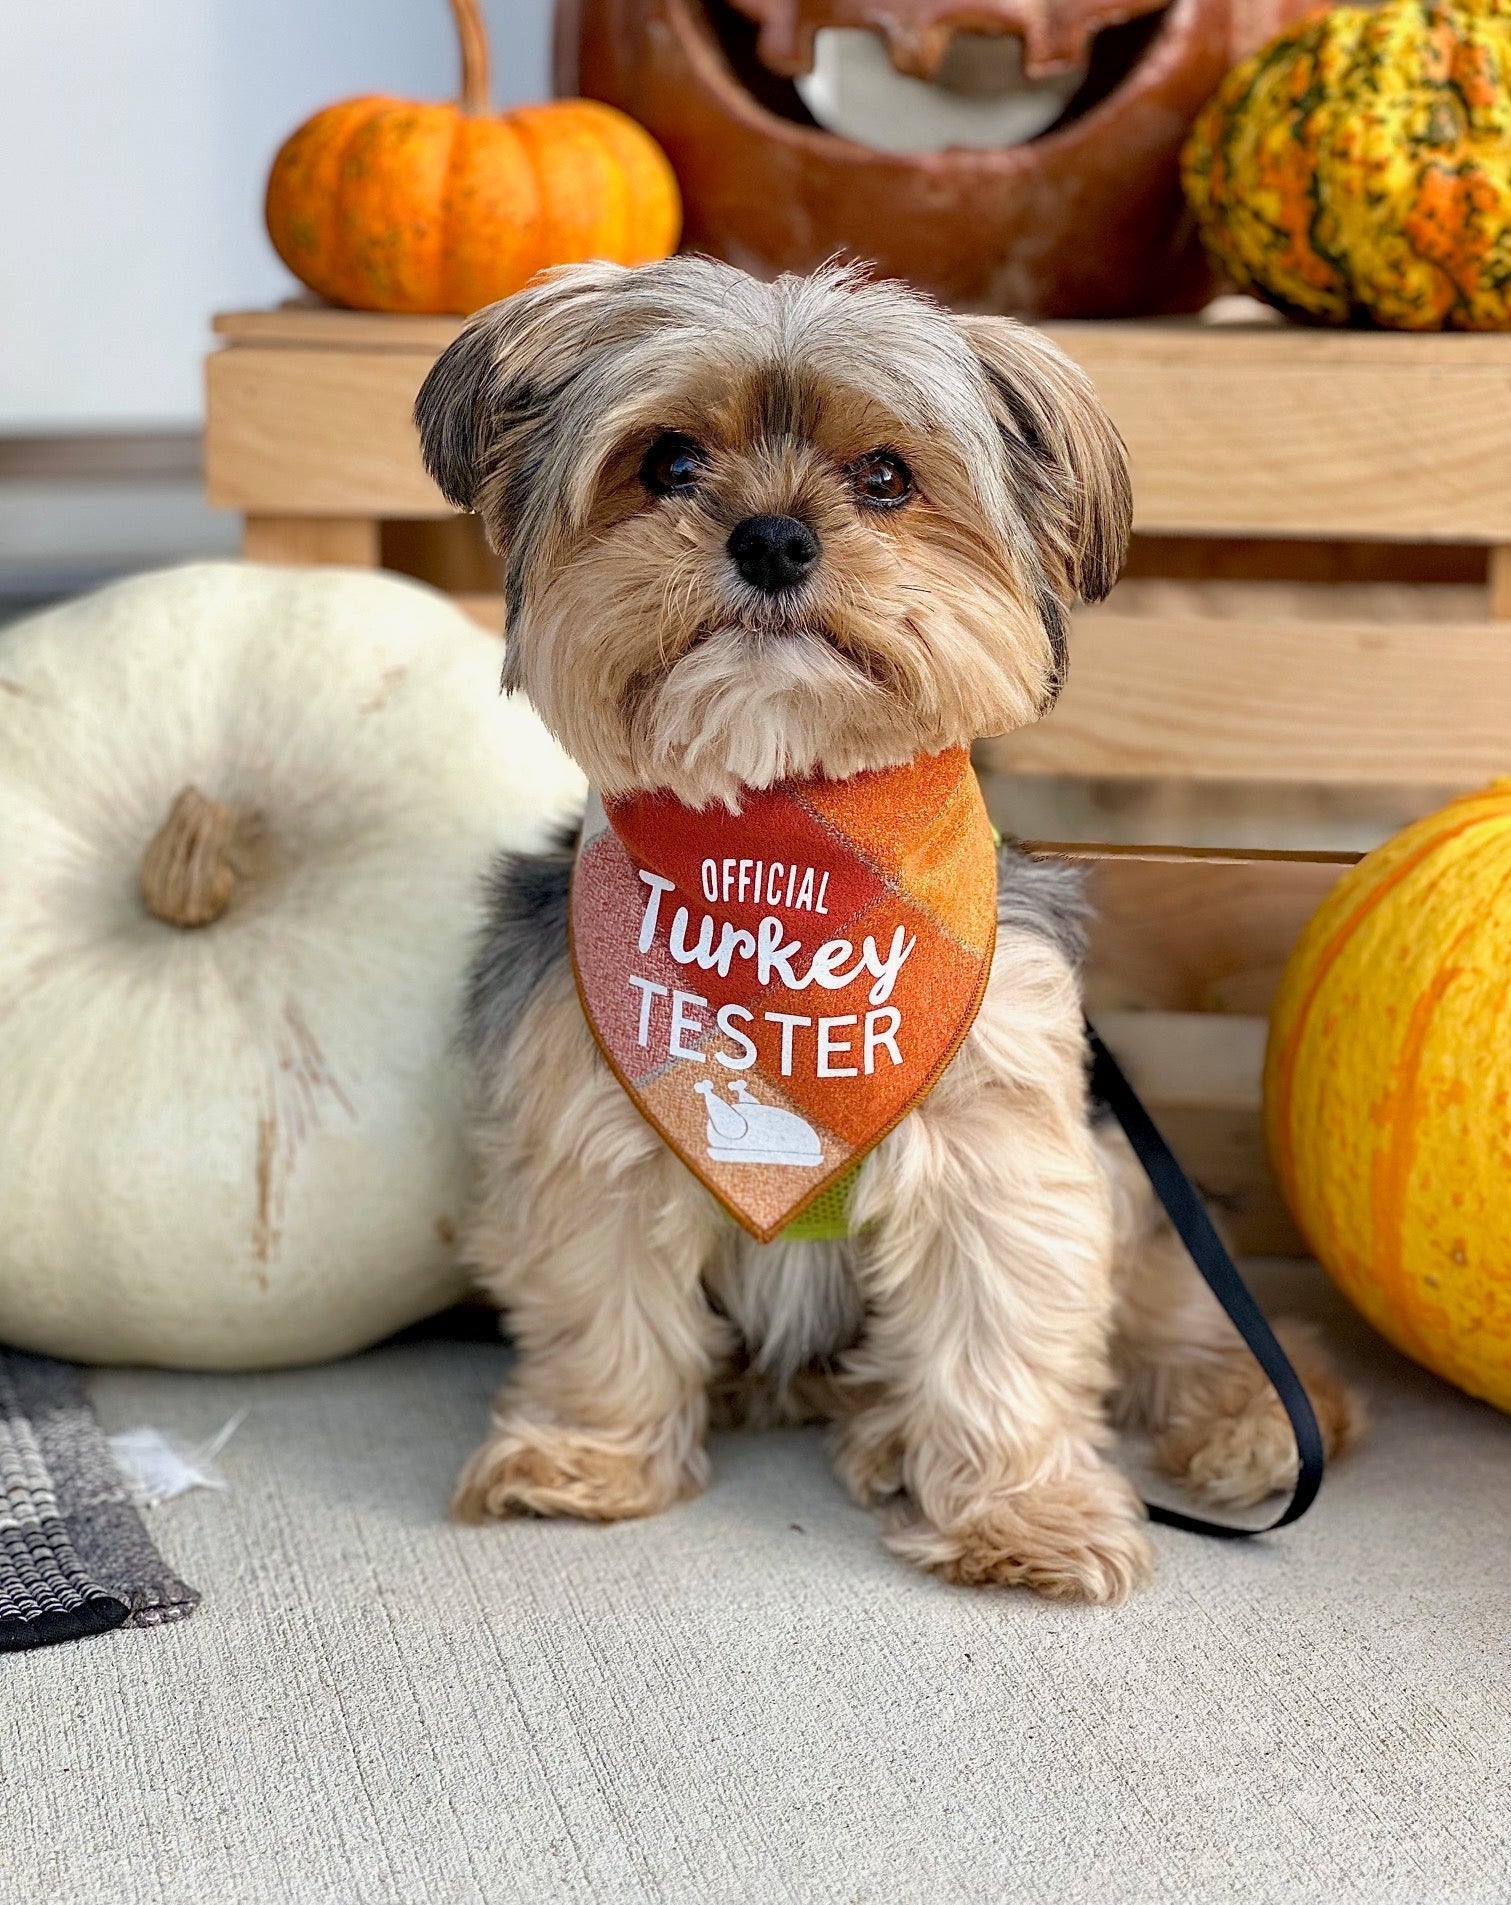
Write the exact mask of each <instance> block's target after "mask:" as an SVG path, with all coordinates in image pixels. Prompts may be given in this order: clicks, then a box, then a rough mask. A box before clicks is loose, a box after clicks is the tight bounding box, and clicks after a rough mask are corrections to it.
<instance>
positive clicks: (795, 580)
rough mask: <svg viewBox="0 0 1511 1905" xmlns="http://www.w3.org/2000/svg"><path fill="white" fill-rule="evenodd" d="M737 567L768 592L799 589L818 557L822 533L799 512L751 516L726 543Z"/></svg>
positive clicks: (754, 584) (753, 582)
mask: <svg viewBox="0 0 1511 1905" xmlns="http://www.w3.org/2000/svg"><path fill="white" fill-rule="evenodd" d="M725 547H726V548H727V549H728V550H729V553H730V556H731V557H732V558H733V560H734V565H735V567H736V568H737V569H738V570H739V572H740V574H741V575H742V576H744V578H745V580H746V581H747V582H748V583H749V584H750V585H751V587H752V588H755V589H760V590H761V592H762V593H763V594H765V595H780V594H781V593H782V591H783V589H795V588H796V587H797V585H798V584H799V583H800V582H801V581H802V580H803V578H804V577H805V576H806V575H807V574H808V571H809V570H810V569H811V568H812V567H813V565H814V563H815V562H817V561H818V554H819V551H818V537H817V536H815V535H814V533H813V531H812V530H811V529H810V528H809V527H808V525H807V523H804V522H799V521H798V519H797V517H796V516H747V517H746V518H745V520H744V522H742V523H736V524H735V526H734V528H733V529H732V530H730V532H729V541H728V542H727V543H726V544H725Z"/></svg>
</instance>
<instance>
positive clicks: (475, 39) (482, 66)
mask: <svg viewBox="0 0 1511 1905" xmlns="http://www.w3.org/2000/svg"><path fill="white" fill-rule="evenodd" d="M451 14H452V18H453V19H454V20H455V21H456V36H457V38H458V39H459V40H460V41H461V43H462V111H463V112H471V113H484V112H487V111H488V109H489V104H490V102H489V98H488V29H487V28H486V27H485V26H484V25H483V9H482V5H481V0H451Z"/></svg>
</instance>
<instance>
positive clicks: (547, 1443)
mask: <svg viewBox="0 0 1511 1905" xmlns="http://www.w3.org/2000/svg"><path fill="white" fill-rule="evenodd" d="M669 1441H670V1439H669V1438H668V1437H666V1436H665V1435H661V1436H653V1437H633V1438H632V1437H625V1436H622V1435H611V1434H607V1433H597V1434H595V1433H594V1432H593V1431H592V1430H589V1429H569V1428H562V1427H559V1426H557V1425H555V1424H545V1423H539V1422H530V1421H524V1420H521V1421H518V1422H510V1421H508V1420H504V1421H501V1422H499V1423H497V1424H496V1426H495V1428H494V1431H493V1433H492V1434H491V1435H490V1436H489V1437H488V1439H487V1441H486V1442H484V1443H483V1444H482V1446H481V1447H480V1448H478V1449H477V1450H476V1451H475V1452H474V1454H473V1455H472V1456H471V1458H470V1459H469V1461H468V1462H467V1464H466V1466H465V1467H464V1468H463V1470H462V1472H461V1475H460V1476H459V1477H458V1479H457V1485H456V1493H455V1495H454V1496H453V1497H452V1502H451V1512H452V1514H453V1515H455V1516H456V1518H457V1520H458V1521H470V1522H479V1521H492V1520H500V1521H501V1520H505V1519H507V1518H508V1517H510V1516H515V1515H574V1516H576V1517H577V1518H578V1519H579V1520H582V1521H630V1520H634V1519H636V1518H637V1517H639V1516H642V1515H655V1514H659V1513H660V1511H661V1510H662V1509H663V1508H670V1507H671V1505H672V1503H673V1502H676V1501H681V1500H684V1499H685V1498H686V1497H688V1496H690V1495H696V1494H697V1493H698V1492H699V1490H700V1489H701V1488H702V1487H703V1485H704V1482H705V1481H706V1479H707V1464H706V1461H705V1458H704V1456H703V1453H702V1450H701V1449H698V1448H692V1449H678V1448H675V1447H674V1446H670V1445H669Z"/></svg>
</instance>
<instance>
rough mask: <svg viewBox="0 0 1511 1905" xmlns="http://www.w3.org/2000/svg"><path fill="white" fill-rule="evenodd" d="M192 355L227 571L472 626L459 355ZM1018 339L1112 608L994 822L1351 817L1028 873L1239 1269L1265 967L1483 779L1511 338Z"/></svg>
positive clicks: (1227, 330) (274, 324)
mask: <svg viewBox="0 0 1511 1905" xmlns="http://www.w3.org/2000/svg"><path fill="white" fill-rule="evenodd" d="M215 328H216V331H217V333H218V334H219V336H220V338H221V340H222V348H221V349H219V350H217V351H216V352H215V353H213V354H212V356H211V357H210V359H209V363H208V429H207V437H206V464H207V473H208V482H209V489H210V500H211V501H212V502H213V503H215V504H217V505H219V506H221V507H226V508H232V509H236V510H239V511H241V512H242V513H243V515H244V516H245V518H246V536H245V549H246V553H247V554H248V555H251V556H254V557H259V558H263V559H267V560H276V561H291V562H339V563H351V564H360V565H375V564H378V563H380V562H385V561H386V562H388V563H389V564H390V566H396V567H401V568H404V569H406V570H407V571H409V572H411V573H416V574H421V575H425V576H427V577H429V578H430V579H431V580H433V581H436V582H437V583H439V584H440V585H441V586H443V587H447V588H450V589H451V590H453V592H455V593H456V594H458V596H459V597H461V598H462V599H463V601H464V603H465V605H466V606H467V607H468V608H469V610H470V611H471V612H472V613H473V614H475V615H476V616H477V617H478V618H479V619H480V620H481V621H483V622H484V623H485V624H486V625H488V626H491V627H501V625H502V611H501V604H500V601H499V598H498V595H497V587H496V576H495V571H494V569H493V567H492V565H491V560H490V559H489V558H488V557H487V554H486V552H485V551H484V550H483V549H482V548H481V545H480V543H479V541H478V539H477V536H476V533H475V526H474V525H472V524H471V523H470V522H465V521H462V520H460V519H457V518H455V517H453V516H452V515H451V512H450V511H449V510H448V509H447V506H446V504H445V503H444V502H443V501H442V499H441V497H440V496H439V494H438V493H437V492H436V490H435V489H434V487H433V485H432V484H431V483H430V481H429V479H428V478H427V476H426V475H425V472H424V469H423V468H422V466H421V463H420V458H419V453H418V449H417V446H416V443H415V440H414V435H413V431H412V429H411V426H410V421H409V413H410V408H411V405H412V403H413V401H414V396H415V393H416V391H417V390H418V388H419V385H420V382H421V380H422V378H423V377H424V375H425V373H426V371H427V369H428V368H429V366H430V364H431V363H432V361H433V360H434V357H435V355H436V353H437V351H439V350H440V349H441V348H442V346H444V345H445V344H446V343H447V342H448V341H449V340H450V339H451V338H452V337H453V336H454V335H455V334H456V331H457V328H458V326H457V322H456V321H455V320H453V319H449V318H399V317H381V316H374V315H369V314H365V313H350V312H336V311H327V310H315V309H301V308H288V309H284V310H279V311H264V312H242V313H233V314H230V315H227V316H224V317H221V318H219V319H217V320H216V327H215ZM1048 329H1049V333H1050V335H1051V336H1053V337H1054V338H1055V340H1056V341H1057V342H1058V343H1060V344H1061V345H1062V346H1063V347H1064V348H1065V349H1066V350H1068V351H1069V352H1070V354H1071V355H1072V356H1073V357H1075V358H1076V359H1077V360H1078V361H1079V362H1080V363H1082V364H1083V365H1084V366H1085V367H1086V369H1087V370H1088V371H1089V372H1090V373H1091V375H1092V376H1093V378H1094V379H1095V381H1096V383H1097V387H1098V389H1099V390H1100V392H1101V394H1102V396H1103V399H1104V400H1105V402H1106V403H1107V405H1108V407H1109V409H1110V410H1111V412H1112V414H1113V417H1114V418H1115V419H1116V421H1117V423H1118V426H1119V428H1120V429H1121V430H1122V432H1123V435H1124V438H1125V439H1126V441H1127V443H1128V447H1129V451H1130V454H1131V457H1132V461H1133V470H1134V493H1135V530H1136V536H1135V550H1134V559H1133V562H1132V564H1131V571H1132V573H1133V574H1134V575H1135V576H1136V577H1137V578H1138V579H1136V580H1132V581H1129V582H1125V583H1123V584H1121V585H1120V586H1119V589H1118V590H1117V591H1116V592H1115V593H1114V596H1113V598H1112V600H1111V602H1110V603H1108V604H1107V605H1106V606H1105V607H1103V608H1101V609H1098V610H1094V611H1088V612H1087V613H1085V614H1084V615H1082V616H1081V617H1079V618H1078V622H1077V627H1076V631H1075V637H1074V641H1073V645H1072V666H1071V670H1070V680H1069V686H1068V688H1067V690H1066V693H1065V694H1064V696H1063V697H1062V700H1061V703H1060V705H1059V706H1058V707H1057V708H1056V710H1055V711H1054V713H1053V714H1052V715H1051V716H1050V717H1049V718H1048V719H1047V720H1046V721H1044V722H1042V723H1041V724H1040V725H1039V726H1037V727H1036V728H1033V729H1031V730H1028V731H1026V732H1024V733H1022V734H1019V735H1014V736H1011V737H1008V738H1007V739H1006V740H1004V741H1001V742H997V743H992V744H989V745H988V746H986V747H985V748H984V749H983V750H982V752H981V756H980V759H981V765H982V767H983V772H984V778H985V780H986V783H987V787H988V797H989V800H990V801H991V804H992V805H993V808H994V812H995V813H996V815H997V817H998V819H999V822H1000V823H1002V824H1005V825H1007V826H1008V827H1010V828H1012V829H1013V830H1014V831H1024V830H1025V829H1023V828H1021V827H1019V826H1018V824H1017V821H1018V815H1019V812H1020V811H1022V810H1027V809H1030V808H1031V809H1032V810H1033V811H1035V812H1042V811H1043V809H1044V801H1043V799H1042V798H1040V797H1039V796H1040V795H1041V794H1042V792H1043V789H1044V788H1045V787H1046V786H1052V787H1055V788H1064V787H1067V786H1084V787H1089V788H1093V789H1096V790H1100V792H1099V794H1098V798H1099V799H1100V800H1102V802H1103V804H1104V805H1112V806H1116V796H1117V790H1119V789H1129V790H1132V789H1135V788H1148V787H1151V786H1154V787H1158V788H1162V789H1165V790H1167V793H1168V790H1170V789H1172V788H1173V789H1175V790H1177V795H1178V798H1177V800H1176V803H1175V806H1174V807H1173V808H1172V806H1171V804H1170V802H1169V800H1168V799H1166V802H1165V805H1164V806H1163V807H1162V808H1159V809H1158V811H1160V812H1161V813H1164V814H1166V815H1168V814H1169V813H1171V812H1175V811H1180V812H1184V813H1185V814H1186V815H1188V816H1189V815H1190V814H1191V813H1192V812H1194V811H1196V804H1197V803H1198V802H1200V801H1201V800H1205V801H1206V802H1207V803H1208V804H1209V805H1213V806H1215V807H1217V808H1218V809H1220V810H1222V811H1234V810H1233V809H1232V807H1231V804H1230V805H1229V807H1227V808H1224V807H1223V802H1224V800H1230V797H1231V796H1232V794H1233V793H1234V790H1244V789H1248V790H1268V791H1269V792H1270V793H1272V794H1273V793H1274V792H1275V791H1276V790H1282V791H1284V792H1287V793H1288V795H1289V796H1292V797H1294V798H1295V799H1298V800H1301V801H1303V802H1305V801H1306V800H1308V799H1311V800H1313V801H1314V802H1319V803H1321V807H1322V808H1323V809H1325V808H1326V806H1327V801H1328V800H1329V799H1332V800H1334V801H1336V800H1337V799H1338V798H1343V797H1346V798H1349V799H1356V798H1359V797H1362V796H1360V795H1359V791H1358V790H1363V791H1364V792H1365V793H1367V792H1368V790H1375V793H1376V795H1377V796H1378V798H1377V799H1376V804H1375V807H1374V809H1373V810H1371V809H1370V808H1369V806H1368V803H1367V802H1366V803H1365V805H1364V806H1363V807H1357V806H1356V808H1355V809H1352V810H1351V811H1352V812H1354V814H1355V821H1354V823H1353V824H1351V826H1350V828H1349V829H1347V830H1346V831H1348V832H1349V835H1350V839H1349V843H1348V846H1346V847H1339V846H1337V845H1336V844H1335V843H1333V842H1331V841H1328V842H1325V843H1324V845H1323V847H1322V849H1321V850H1317V849H1316V848H1315V847H1314V848H1313V849H1312V850H1307V851H1300V852H1296V851H1292V852H1285V851H1273V850H1272V851H1266V850H1264V849H1262V848H1256V847H1254V846H1249V847H1247V848H1244V849H1239V848H1237V847H1235V846H1232V845H1226V846H1225V845H1223V844H1222V843H1221V841H1219V842H1217V843H1216V844H1211V843H1209V844H1208V846H1207V847H1206V848H1205V849H1202V848H1195V847H1193V846H1191V845H1190V844H1189V839H1187V840H1186V841H1185V843H1183V844H1171V842H1170V840H1169V838H1168V837H1167V838H1166V840H1165V841H1164V843H1163V844H1161V843H1160V841H1159V836H1158V835H1157V834H1156V835H1154V836H1153V837H1151V838H1150V839H1148V840H1145V839H1142V838H1135V839H1133V840H1131V841H1130V840H1125V841H1124V842H1123V843H1122V844H1121V845H1119V846H1116V847H1113V846H1107V845H1102V846H1098V845H1097V844H1096V843H1095V842H1094V841H1086V840H1077V841H1075V842H1060V843H1058V850H1062V851H1066V852H1070V853H1073V854H1075V855H1076V856H1077V857H1080V858H1083V859H1085V860H1086V861H1087V862H1088V865H1089V867H1090V877H1091V882H1092V885H1093V889H1094V892H1095V896H1096V899H1097V902H1098V906H1099V922H1098V926H1097V931H1096V938H1095V944H1094V950H1093V959H1092V966H1091V971H1090V974H1089V979H1088V986H1089V992H1090V996H1091V998H1092V1000H1093V1003H1094V1005H1095V1006H1096V1008H1097V1009H1098V1011H1099V1012H1100V1014H1101V1017H1102V1023H1103V1025H1104V1028H1105V1030H1106V1031H1107V1033H1108V1036H1109V1042H1110V1043H1112V1044H1113V1045H1114V1047H1115V1048H1116V1049H1119V1050H1120V1051H1121V1053H1122V1055H1123V1057H1124V1059H1125V1062H1126V1063H1127V1064H1128V1065H1129V1067H1130V1069H1131V1071H1132V1073H1133V1075H1134V1078H1135V1081H1136V1082H1137V1083H1138V1084H1139V1085H1140V1087H1141V1088H1142V1089H1143V1090H1144V1092H1145V1093H1146V1096H1147V1097H1148V1099H1149V1101H1150V1103H1151V1106H1152V1107H1153V1108H1154V1110H1155V1111H1156V1113H1157V1115H1158V1116H1159V1117H1160V1118H1161V1119H1162V1121H1163V1122H1164V1123H1165V1124H1166V1126H1167V1128H1168V1130H1169V1132H1170V1135H1171V1138H1172V1141H1173V1142H1174V1143H1175V1144H1176V1147H1177V1149H1179V1150H1180V1151H1181V1152H1182V1154H1183V1156H1184V1158H1185V1160H1186V1162H1187V1164H1188V1165H1189V1166H1190V1167H1191V1168H1192V1169H1193V1170H1194V1171H1195V1172H1196V1174H1197V1175H1198V1176H1199V1177H1200V1178H1201V1179H1202V1180H1203V1182H1204V1183H1205V1184H1206V1185H1207V1186H1208V1187H1209V1188H1210V1189H1212V1190H1213V1191H1214V1192H1215V1193H1216V1194H1217V1195H1218V1197H1219V1198H1220V1199H1221V1200H1222V1201H1223V1202H1224V1203H1226V1204H1227V1206H1228V1207H1229V1209H1230V1211H1231V1212H1232V1215H1233V1220H1234V1224H1235V1228H1236V1230H1237V1233H1238V1236H1239V1240H1240V1242H1241V1243H1242V1244H1243V1245H1244V1246H1246V1247H1248V1248H1250V1249H1267V1250H1281V1251H1285V1250H1296V1249H1299V1248H1300V1244H1299V1240H1298V1239H1297V1237H1296V1235H1295V1232H1294V1230H1293V1229H1292V1228H1291V1226H1290V1224H1289V1221H1288V1219H1287V1218H1286V1216H1285V1213H1284V1211H1283V1209H1282V1208H1281V1207H1280V1205H1279V1202H1278V1199H1277V1197H1276V1195H1275V1192H1274V1190H1273V1186H1272V1185H1271V1183H1270V1180H1269V1177H1268V1172H1267V1170H1266V1168H1265V1165H1264V1159H1263V1150H1262V1145H1261V1143H1260V1138H1259V1121H1258V1111H1259V1067H1260V1062H1261V1058H1262V1051H1263V1033H1264V1013H1265V1011H1266V1009H1267V1007H1268V1004H1269V1000H1270V997H1271V994H1272V992H1273V989H1274V985H1275V981H1276V979H1277V977H1278V974H1279V970H1280V967H1281V965H1282V964H1283V962H1284V959H1285V956H1286V953H1287V951H1288V950H1289V948H1290V946H1291V944H1292V942H1293V941H1294V939H1295V936H1296V934H1297V932H1298V931H1299V930H1300V928H1301V926H1302V924H1303V923H1304V921H1305V920H1306V918H1307V916H1308V915H1309V913H1310V912H1311V910H1312V909H1313V907H1314V906H1315V905H1316V904H1317V902H1318V900H1319V899H1320V898H1321V897H1322V895H1323V894H1324V893H1325V892H1326V891H1327V890H1328V888H1329V887H1330V886H1331V885H1332V883H1333V882H1334V881H1335V880H1336V879H1337V878H1338V877H1339V875H1340V873H1341V872H1342V871H1343V870H1344V868H1345V867H1346V866H1347V865H1348V864H1349V863H1350V862H1351V860H1352V859H1353V858H1354V857H1355V855H1354V852H1353V851H1351V850H1349V849H1350V848H1357V847H1358V846H1360V845H1367V844H1369V842H1370V839H1371V838H1373V837H1378V835H1379V834H1381V833H1383V832H1384V831H1386V830H1388V826H1389V825H1391V824H1395V823H1396V822H1398V821H1399V820H1401V819H1404V818H1406V817H1408V816H1409V814H1410V813H1412V812H1414V811H1425V810H1426V809H1427V808H1428V807H1430V806H1431V805H1433V804H1435V803H1436V802H1437V801H1438V800H1439V799H1441V798H1443V797H1444V796H1445V795H1446V794H1448V793H1450V792H1452V791H1455V790H1458V789H1461V788H1465V787H1470V786H1473V785H1476V784H1478V783H1479V782H1482V781H1483V780H1485V779H1487V778H1488V777H1489V776H1491V775H1493V774H1496V773H1504V772H1511V457H1508V455H1507V454H1506V451H1505V447H1504V446H1505V445H1506V443H1507V442H1508V441H1511V337H1401V336H1391V335H1383V334H1382V335H1375V334H1368V333H1353V332H1340V333H1330V332H1320V331H1307V330H1301V329H1298V328H1295V327H1292V326H1289V325H1282V324H1277V323H1270V322H1253V323H1242V324H1203V323H1200V322H1198V321H1185V320H1180V321H1175V320H1172V321H1158V322H1147V323H1127V324H1108V323H1086V324H1055V325H1051V326H1049V327H1048ZM1161 577H1163V578H1165V580H1163V581H1160V580H1159V578H1161ZM1287 577H1289V578H1290V579H1289V580H1287V579H1286V578H1287ZM1372 578H1375V579H1376V580H1372ZM1378 578H1384V580H1383V581H1381V580H1377V579H1378ZM1108 790H1111V793H1110V794H1109V792H1108ZM1031 796H1032V798H1030V797H1031ZM1182 802H1184V806H1183V807H1182V805H1181V803H1182ZM1371 811H1373V812H1374V813H1375V814H1376V816H1377V824H1376V825H1375V827H1374V831H1373V833H1372V832H1371V831H1370V826H1369V824H1368V819H1367V816H1368V814H1369V813H1370V812H1371ZM1359 814H1364V815H1365V816H1366V818H1365V820H1364V821H1363V822H1362V823H1361V822H1359V821H1358V818H1357V816H1358V815H1359ZM1361 825H1362V837H1360V835H1361ZM1211 830H1212V829H1211V826H1210V825H1209V826H1208V829H1207V831H1208V832H1209V833H1210V832H1211ZM1027 831H1033V830H1032V829H1027ZM1247 831H1248V832H1250V833H1252V831H1253V829H1252V825H1251V826H1249V828H1248V829H1247ZM1044 844H1052V843H1044Z"/></svg>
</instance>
